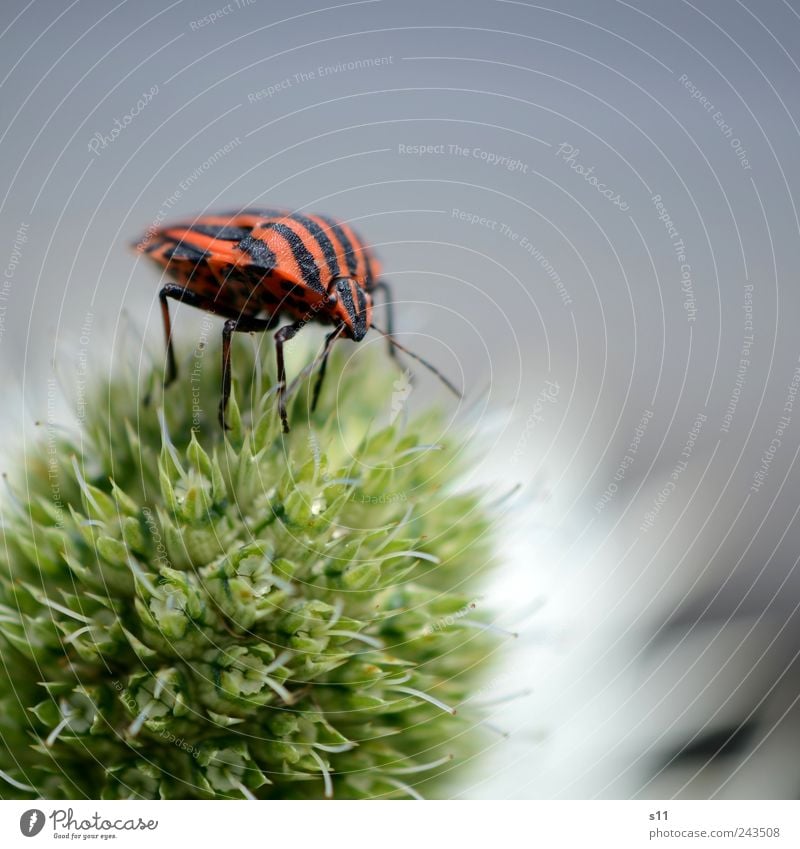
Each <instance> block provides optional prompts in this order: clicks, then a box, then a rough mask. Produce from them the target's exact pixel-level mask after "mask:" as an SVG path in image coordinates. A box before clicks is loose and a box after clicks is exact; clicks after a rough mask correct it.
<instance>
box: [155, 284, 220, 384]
mask: <svg viewBox="0 0 800 849" xmlns="http://www.w3.org/2000/svg"><path fill="white" fill-rule="evenodd" d="M167 298H172V299H173V300H174V301H182V302H183V303H185V304H189V305H190V306H193V307H200V309H209V304H208V301H206V300H205V299H203V298H200V297H198V296H197V295H195V293H194V292H192V291H190V290H189V289H184V288H183V286H179V285H178V284H177V283H167V285H166V286H164V288H163V289H162V290H161V291H160V292H159V293H158V299H159V301H161V318H162V319H163V321H164V340H165V342H166V345H167V375H166V377H165V379H164V386H165V387H166V386H169V385H170V383H172V381H173V380H175V378H176V377H177V376H178V367H177V365H176V363H175V351H174V349H173V347H172V322H171V321H170V317H169V304H168V303H167ZM211 311H212V312H213V310H211Z"/></svg>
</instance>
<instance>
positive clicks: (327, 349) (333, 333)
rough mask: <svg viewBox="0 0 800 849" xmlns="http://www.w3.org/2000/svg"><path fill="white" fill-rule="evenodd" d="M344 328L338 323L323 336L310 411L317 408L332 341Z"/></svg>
mask: <svg viewBox="0 0 800 849" xmlns="http://www.w3.org/2000/svg"><path fill="white" fill-rule="evenodd" d="M343 330H344V325H343V324H340V325H339V326H338V327H337V328H336V330H333V331H331V332H330V333H329V334H328V335H327V336H326V337H325V348H324V349H323V351H322V362H321V363H320V366H319V372H318V373H317V381H316V383H315V384H314V395H313V396H312V399H311V412H312V413H313V412H314V410H316V409H317V401H319V393H320V392H321V390H322V381H323V380H325V371H326V369H327V368H328V357H329V356H330V353H331V348H333V343H334V342H335V341H336V340H337V339H338V337H339V336H340V335H341V333H342V331H343Z"/></svg>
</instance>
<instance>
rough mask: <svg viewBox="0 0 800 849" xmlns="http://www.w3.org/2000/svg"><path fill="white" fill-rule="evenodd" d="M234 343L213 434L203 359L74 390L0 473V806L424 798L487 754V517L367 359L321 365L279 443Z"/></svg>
mask: <svg viewBox="0 0 800 849" xmlns="http://www.w3.org/2000/svg"><path fill="white" fill-rule="evenodd" d="M248 351H250V353H249V354H248ZM236 353H237V356H236V357H235V359H234V362H235V366H236V371H235V373H234V395H233V397H232V398H231V404H230V408H229V411H228V424H229V426H230V430H228V431H227V433H223V431H222V430H221V429H220V428H219V425H218V424H217V421H216V415H215V404H214V402H215V400H216V392H217V382H218V379H219V371H218V366H217V362H218V360H217V356H216V355H215V352H213V351H205V350H204V349H203V348H202V346H201V347H200V348H198V349H196V350H195V352H194V357H193V362H192V363H190V367H189V369H188V370H187V369H186V368H185V369H184V376H183V377H182V378H181V379H180V380H179V381H178V382H177V384H176V385H175V386H174V387H171V388H169V389H168V390H166V392H164V391H162V389H161V387H160V386H159V376H160V370H159V369H157V368H153V369H152V371H151V372H150V373H149V374H148V375H146V376H145V378H144V380H143V381H142V380H139V379H138V378H137V375H136V374H134V373H128V372H127V371H126V370H125V369H124V368H121V369H120V370H119V371H118V372H117V373H115V374H114V375H113V376H112V378H111V379H108V380H98V381H95V382H93V383H92V384H91V386H93V387H94V388H91V386H90V389H89V391H88V393H87V394H86V396H85V398H84V399H83V403H82V405H81V409H82V411H83V416H82V418H83V422H82V426H81V428H80V430H78V431H77V432H76V433H75V434H74V435H68V431H66V430H64V429H61V428H59V427H57V426H56V425H55V423H54V422H47V423H45V424H44V425H43V426H42V429H43V434H42V438H41V439H40V440H39V442H38V445H37V448H36V450H35V451H33V452H30V451H29V452H28V453H27V454H26V457H25V461H24V463H22V464H19V465H18V467H17V468H14V467H13V465H12V467H11V468H10V469H9V470H8V487H7V494H6V496H5V497H4V498H3V499H2V528H1V530H2V535H1V536H0V543H1V544H2V547H0V656H1V658H2V665H3V666H2V672H0V796H3V797H7V798H20V797H23V798H28V797H34V796H41V797H47V798H65V797H89V798H108V799H119V798H123V799H125V798H159V797H160V798H242V797H245V798H253V797H255V798H293V797H300V798H318V797H324V796H328V797H330V796H335V797H336V798H367V797H375V796H396V797H402V796H408V795H411V796H417V795H418V794H420V793H425V794H427V795H442V794H446V793H448V792H449V785H448V784H447V783H446V782H447V779H450V778H452V777H454V776H455V775H458V774H459V770H462V769H463V768H464V766H465V765H466V763H467V762H468V761H469V760H471V759H473V757H474V755H475V754H476V753H477V752H478V751H479V750H480V748H481V746H483V745H484V744H485V743H486V740H485V738H484V736H483V735H484V734H485V733H486V732H485V730H484V729H483V727H482V725H481V716H480V713H479V711H478V710H477V709H476V708H474V707H473V706H472V705H473V704H474V701H471V696H473V695H474V694H475V692H476V690H477V689H478V687H479V682H480V679H481V677H482V676H483V675H485V673H486V671H487V666H490V665H491V661H490V660H489V659H490V657H491V655H493V654H494V653H495V652H496V651H497V649H498V647H499V644H500V643H499V638H498V636H497V635H496V633H494V632H492V631H491V630H490V629H489V628H487V627H485V625H484V624H483V623H484V622H486V621H487V617H488V616H489V613H488V612H484V611H482V610H481V609H480V605H478V610H474V609H473V608H474V607H475V604H476V602H475V599H476V597H477V595H478V593H479V592H480V588H481V582H482V580H483V578H484V577H485V574H486V570H487V568H488V567H489V566H490V565H491V529H492V527H493V520H492V516H491V514H490V511H489V510H488V508H487V507H486V506H485V504H484V500H483V498H482V494H481V493H480V492H479V491H470V490H465V489H464V488H463V486H461V485H460V484H459V480H460V478H461V476H462V474H463V471H464V462H465V458H466V457H467V454H468V452H466V450H465V444H464V442H463V440H459V439H458V438H456V437H454V436H453V435H452V434H451V432H450V431H451V430H452V428H449V427H448V424H447V420H446V418H445V417H444V416H443V414H441V413H440V412H435V411H430V412H427V413H425V414H424V415H422V416H419V417H416V418H414V419H413V420H411V421H410V422H409V421H407V420H406V418H405V417H404V415H402V414H401V415H397V411H395V410H393V400H392V395H393V384H394V383H395V382H396V380H397V378H398V375H399V372H397V371H396V369H395V368H394V366H393V365H392V364H391V363H390V361H389V360H388V358H386V357H385V355H384V354H383V352H382V351H381V352H372V353H371V352H370V351H363V352H362V351H359V352H358V353H357V355H356V356H354V357H353V358H352V361H350V362H348V363H347V365H346V367H343V363H344V360H345V353H344V352H339V355H338V356H334V358H333V360H332V364H331V368H330V369H329V373H328V378H327V385H326V388H325V390H324V391H323V394H322V398H321V403H320V405H319V408H318V410H317V411H316V413H314V414H313V415H312V414H309V412H308V394H309V393H308V383H307V381H306V379H305V378H303V379H301V380H299V381H298V382H297V386H296V387H295V391H294V393H293V394H292V396H291V397H292V401H291V404H290V416H291V422H292V431H291V433H290V434H289V435H284V434H283V433H282V432H281V428H280V423H279V420H278V417H277V414H276V405H275V393H274V385H272V380H273V379H272V378H271V377H270V374H269V371H268V369H262V367H261V366H262V364H261V359H262V357H261V356H260V355H259V354H258V353H257V352H256V353H255V354H254V353H253V349H252V346H248V345H247V344H245V343H243V342H242V343H240V345H239V348H238V350H237V352H236ZM347 353H352V350H350V351H348V352H347ZM264 359H266V357H264ZM206 360H207V361H208V362H207V364H206ZM147 396H150V398H149V399H148V398H147ZM237 399H238V403H237ZM394 406H396V404H395V405H394ZM206 408H207V410H208V413H206V412H205V409H206ZM243 411H246V412H243ZM390 421H391V422H392V423H389V422H390ZM6 462H7V463H8V462H11V460H10V458H8V459H7V460H6ZM487 661H488V663H487Z"/></svg>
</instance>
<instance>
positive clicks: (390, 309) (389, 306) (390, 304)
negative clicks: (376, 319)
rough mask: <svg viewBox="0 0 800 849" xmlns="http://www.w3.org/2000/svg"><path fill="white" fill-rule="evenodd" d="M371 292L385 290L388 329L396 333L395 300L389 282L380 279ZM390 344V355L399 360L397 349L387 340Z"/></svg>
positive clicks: (390, 333) (391, 332) (390, 332)
mask: <svg viewBox="0 0 800 849" xmlns="http://www.w3.org/2000/svg"><path fill="white" fill-rule="evenodd" d="M369 291H370V294H372V293H373V292H378V291H380V292H383V294H384V296H385V298H384V306H385V307H386V331H387V332H388V333H389V335H390V336H391V335H392V334H393V333H394V300H393V299H392V289H391V287H390V286H389V284H388V283H387V282H386V281H385V280H378V282H377V283H375V285H374V286H373V287H372V288H371V289H370V290H369ZM387 344H388V345H389V356H390V357H391V358H392V359H393V360H396V361H397V362H399V359H398V357H397V349H396V348H395V347H394V345H392V343H391V342H390V341H389V342H387Z"/></svg>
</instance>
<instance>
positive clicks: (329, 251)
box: [288, 212, 339, 277]
mask: <svg viewBox="0 0 800 849" xmlns="http://www.w3.org/2000/svg"><path fill="white" fill-rule="evenodd" d="M288 217H289V218H291V219H292V221H296V222H297V223H298V224H300V225H302V226H303V227H305V228H306V230H308V232H309V233H310V234H311V236H312V237H313V238H314V239H316V240H317V244H318V245H319V249H320V251H321V252H322V255H323V256H324V257H325V262H326V264H327V266H328V271H330V273H331V276H332V277H336V276H338V274H339V260H338V259H337V258H336V250H335V248H334V247H333V242H331V240H330V239H329V238H328V235H327V233H326V232H325V231H324V230H323V229H322V227H320V226H319V224H317V222H316V221H314V220H313V219H312V218H308V216H306V215H301V214H300V213H299V212H292V213H291V214H290V215H289V216H288Z"/></svg>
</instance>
